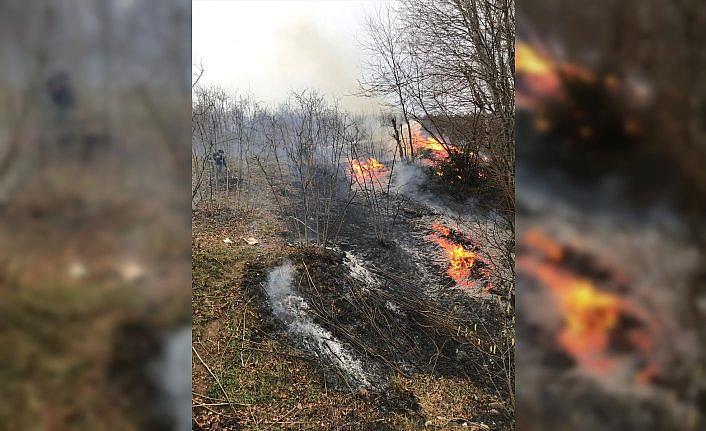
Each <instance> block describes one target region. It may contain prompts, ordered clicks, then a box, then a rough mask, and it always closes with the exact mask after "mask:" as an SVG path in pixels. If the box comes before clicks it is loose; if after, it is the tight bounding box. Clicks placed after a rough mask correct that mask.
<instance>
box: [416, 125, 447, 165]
mask: <svg viewBox="0 0 706 431" xmlns="http://www.w3.org/2000/svg"><path fill="white" fill-rule="evenodd" d="M412 145H413V146H414V148H415V149H416V150H417V152H420V151H421V152H427V153H428V155H429V156H431V158H432V159H433V160H436V161H438V160H444V159H446V158H447V157H448V153H447V151H446V148H444V145H443V144H442V143H441V142H439V141H438V140H437V139H436V138H434V137H433V136H429V137H424V136H423V133H422V128H421V126H418V127H416V128H415V129H414V132H413V135H412Z"/></svg>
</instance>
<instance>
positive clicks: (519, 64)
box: [515, 41, 555, 75]
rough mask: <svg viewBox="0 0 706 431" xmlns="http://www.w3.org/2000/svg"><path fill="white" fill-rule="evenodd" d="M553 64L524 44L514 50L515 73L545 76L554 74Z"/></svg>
mask: <svg viewBox="0 0 706 431" xmlns="http://www.w3.org/2000/svg"><path fill="white" fill-rule="evenodd" d="M554 67H555V65H554V62H553V61H552V60H551V59H550V58H547V57H546V56H543V55H542V54H540V53H539V52H538V51H537V50H536V49H534V48H533V47H531V46H530V45H529V44H527V43H524V42H520V41H518V42H517V47H516V48H515V72H517V73H528V74H536V75H546V74H550V73H553V72H554Z"/></svg>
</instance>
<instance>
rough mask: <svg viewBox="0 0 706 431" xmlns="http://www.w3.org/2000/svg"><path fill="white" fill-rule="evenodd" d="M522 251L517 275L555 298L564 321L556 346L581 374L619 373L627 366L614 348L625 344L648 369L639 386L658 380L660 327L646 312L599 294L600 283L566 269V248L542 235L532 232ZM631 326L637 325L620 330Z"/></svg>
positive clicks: (640, 373) (640, 372) (639, 373)
mask: <svg viewBox="0 0 706 431" xmlns="http://www.w3.org/2000/svg"><path fill="white" fill-rule="evenodd" d="M521 247H522V248H523V249H524V251H521V253H520V255H519V257H518V259H517V268H518V271H520V273H523V274H526V275H529V276H530V277H532V278H534V279H535V280H537V281H538V282H539V283H540V284H541V285H542V286H543V287H545V288H547V289H548V290H549V291H550V292H551V294H552V297H553V298H554V300H555V301H554V303H555V304H556V305H555V306H556V307H557V309H558V311H559V314H560V316H561V321H562V322H561V328H560V329H559V331H558V333H557V334H556V342H557V344H558V345H559V346H560V347H561V349H562V350H564V351H565V352H566V353H567V354H568V355H569V356H571V357H572V358H573V359H574V360H575V361H576V363H577V365H578V366H579V367H580V368H581V369H583V370H585V371H587V372H589V373H590V374H594V375H599V376H606V375H610V374H611V373H614V372H616V371H617V370H618V367H619V366H620V365H621V363H623V361H624V360H626V356H625V355H621V354H619V353H618V352H617V350H618V349H616V348H615V344H617V343H622V344H623V345H627V346H628V349H629V350H630V351H631V354H630V355H631V356H632V358H633V359H635V358H637V359H638V360H639V362H641V363H646V365H644V366H643V367H642V368H641V369H640V370H638V371H637V372H636V374H635V376H634V377H635V380H636V381H639V382H647V381H650V380H652V379H654V378H655V377H656V376H657V374H658V367H657V366H656V364H654V362H653V361H651V358H650V354H651V351H652V348H653V338H654V337H653V332H655V331H654V329H655V324H654V322H651V321H650V320H649V317H648V315H647V313H646V312H644V310H642V309H641V308H640V307H638V306H637V305H636V304H635V303H633V302H632V301H630V300H629V299H628V298H627V297H624V296H622V295H620V294H618V293H617V292H610V291H606V290H603V289H601V288H599V286H598V284H597V282H596V281H594V280H593V279H591V278H590V277H589V276H585V275H582V274H580V273H579V272H578V271H577V270H576V269H573V268H572V267H571V266H570V265H569V264H568V263H567V259H568V258H567V255H568V253H569V251H568V249H567V247H565V246H563V245H561V244H560V243H558V242H556V241H554V240H552V239H550V238H549V237H548V236H547V235H545V234H544V233H543V232H541V231H539V230H532V231H529V232H527V234H526V235H525V238H524V239H523V240H522V242H521ZM615 277H616V278H617V277H618V276H617V275H616V276H615ZM628 320H629V321H632V322H634V323H633V324H632V325H627V327H626V326H621V322H624V321H628ZM616 340H620V341H616ZM624 348H625V346H623V349H624Z"/></svg>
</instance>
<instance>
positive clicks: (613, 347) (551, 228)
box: [516, 1, 705, 430]
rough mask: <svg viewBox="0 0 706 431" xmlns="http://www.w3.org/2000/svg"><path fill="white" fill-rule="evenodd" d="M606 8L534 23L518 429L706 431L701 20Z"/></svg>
mask: <svg viewBox="0 0 706 431" xmlns="http://www.w3.org/2000/svg"><path fill="white" fill-rule="evenodd" d="M596 6H597V7H598V9H596V10H600V9H603V10H606V11H607V10H611V11H614V12H615V13H611V14H610V15H608V14H599V13H594V11H588V9H587V8H585V7H582V5H580V4H572V3H571V2H569V3H567V4H566V5H564V6H562V7H566V8H567V10H571V11H572V12H571V13H568V14H563V15H564V16H565V19H562V20H560V22H555V21H554V20H552V23H551V24H552V25H551V26H544V25H543V23H545V22H546V21H545V17H547V16H551V14H552V13H553V12H552V11H556V9H553V7H551V6H546V5H538V4H536V5H532V7H530V8H528V9H527V11H526V13H527V15H526V16H525V17H524V18H521V19H520V20H521V21H523V22H524V23H525V27H524V28H523V30H522V32H521V33H520V37H519V38H518V44H517V65H516V71H517V96H516V100H517V102H518V107H519V109H518V138H517V142H518V143H517V148H518V166H517V169H518V191H517V193H518V195H517V196H518V209H519V211H518V223H519V226H520V229H519V234H518V259H517V262H518V264H517V271H518V297H517V301H518V305H517V308H518V351H517V358H518V370H519V372H518V381H517V382H518V409H519V410H520V411H521V414H520V415H519V416H518V417H519V418H521V419H520V420H521V422H522V426H523V427H525V428H527V429H545V428H547V427H554V426H569V427H571V428H572V429H595V428H602V429H616V430H617V429H621V430H622V429H703V427H704V419H703V414H702V412H703V406H704V404H703V393H704V382H705V381H704V379H703V375H702V366H701V365H700V364H701V363H703V359H704V351H703V348H702V346H703V342H702V341H700V340H702V339H703V336H704V334H703V325H702V323H701V322H702V321H703V310H702V309H701V308H702V307H700V306H699V305H696V304H700V303H703V291H704V289H703V277H702V276H701V275H700V274H701V273H702V267H703V264H702V261H703V244H702V243H703V240H702V237H703V234H702V232H703V220H704V217H703V214H704V213H703V202H704V201H703V194H702V193H701V192H699V190H701V188H702V184H703V179H702V174H701V173H699V172H697V171H701V170H700V169H697V170H694V169H693V166H695V165H700V164H702V163H703V160H704V157H703V154H704V152H703V145H702V141H703V140H702V139H700V138H698V136H700V134H701V133H702V132H701V131H702V130H703V128H704V125H703V121H701V120H697V117H699V114H698V113H697V112H698V109H696V110H695V109H694V107H695V106H697V105H698V104H699V103H701V102H697V100H702V99H703V97H702V95H703V91H702V88H703V83H702V82H701V80H700V79H697V78H696V77H695V76H693V75H691V72H689V70H692V71H693V70H694V69H693V68H694V67H698V66H696V65H698V64H701V63H702V62H703V61H702V60H699V58H702V56H701V54H699V53H700V52H702V51H703V45H702V43H701V42H696V40H697V39H698V40H702V39H703V37H701V36H703V32H702V31H698V30H696V28H701V27H702V25H700V24H697V23H698V22H701V21H702V20H703V10H702V9H703V8H699V7H696V6H695V4H693V5H690V6H687V4H686V3H685V4H681V5H676V4H667V3H659V2H646V3H643V4H640V5H639V6H638V5H636V4H631V3H629V2H628V3H625V2H611V1H607V2H601V3H600V5H598V4H597V5H596ZM633 7H635V8H637V9H636V10H639V11H640V12H639V13H637V14H632V13H630V11H632V10H633V9H632V8H633ZM697 10H700V12H696V11H697ZM598 22H600V23H601V25H607V26H608V27H610V28H614V29H616V31H614V32H608V33H605V34H601V35H595V34H593V33H591V34H588V33H587V31H586V30H587V29H592V28H594V25H595V24H596V23H598ZM653 26H656V27H653ZM657 27H659V28H661V29H663V30H665V31H666V30H667V29H671V30H670V31H668V33H669V34H670V36H668V37H664V38H662V37H658V38H650V37H645V35H646V34H648V33H649V30H647V29H649V28H657ZM617 29H619V30H617ZM665 34H666V33H665ZM686 35H689V36H688V37H687V36H686ZM539 304H551V306H549V307H546V306H545V307H541V308H540V305H539ZM567 424H569V425H567Z"/></svg>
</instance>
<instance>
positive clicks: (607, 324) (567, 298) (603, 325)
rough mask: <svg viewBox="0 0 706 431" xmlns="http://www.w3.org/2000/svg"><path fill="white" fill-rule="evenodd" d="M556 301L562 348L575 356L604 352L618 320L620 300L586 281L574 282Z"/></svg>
mask: <svg viewBox="0 0 706 431" xmlns="http://www.w3.org/2000/svg"><path fill="white" fill-rule="evenodd" d="M560 298H561V299H560V301H561V307H562V309H563V315H564V321H565V327H564V328H563V329H562V331H561V333H560V334H559V342H560V343H561V344H562V346H563V347H564V348H565V349H566V350H567V351H569V352H570V353H573V354H575V355H577V356H580V355H582V354H587V353H590V352H592V351H596V350H604V349H606V348H607V347H608V342H609V334H610V333H611V331H613V329H615V327H616V325H617V323H618V318H619V317H620V312H621V301H620V298H618V297H617V296H616V295H613V294H610V293H606V292H601V291H599V290H597V289H596V288H595V286H594V285H593V283H591V282H590V281H587V280H577V281H575V282H574V283H573V284H572V285H570V286H568V287H567V289H566V290H565V291H564V292H562V293H561V294H560Z"/></svg>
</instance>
